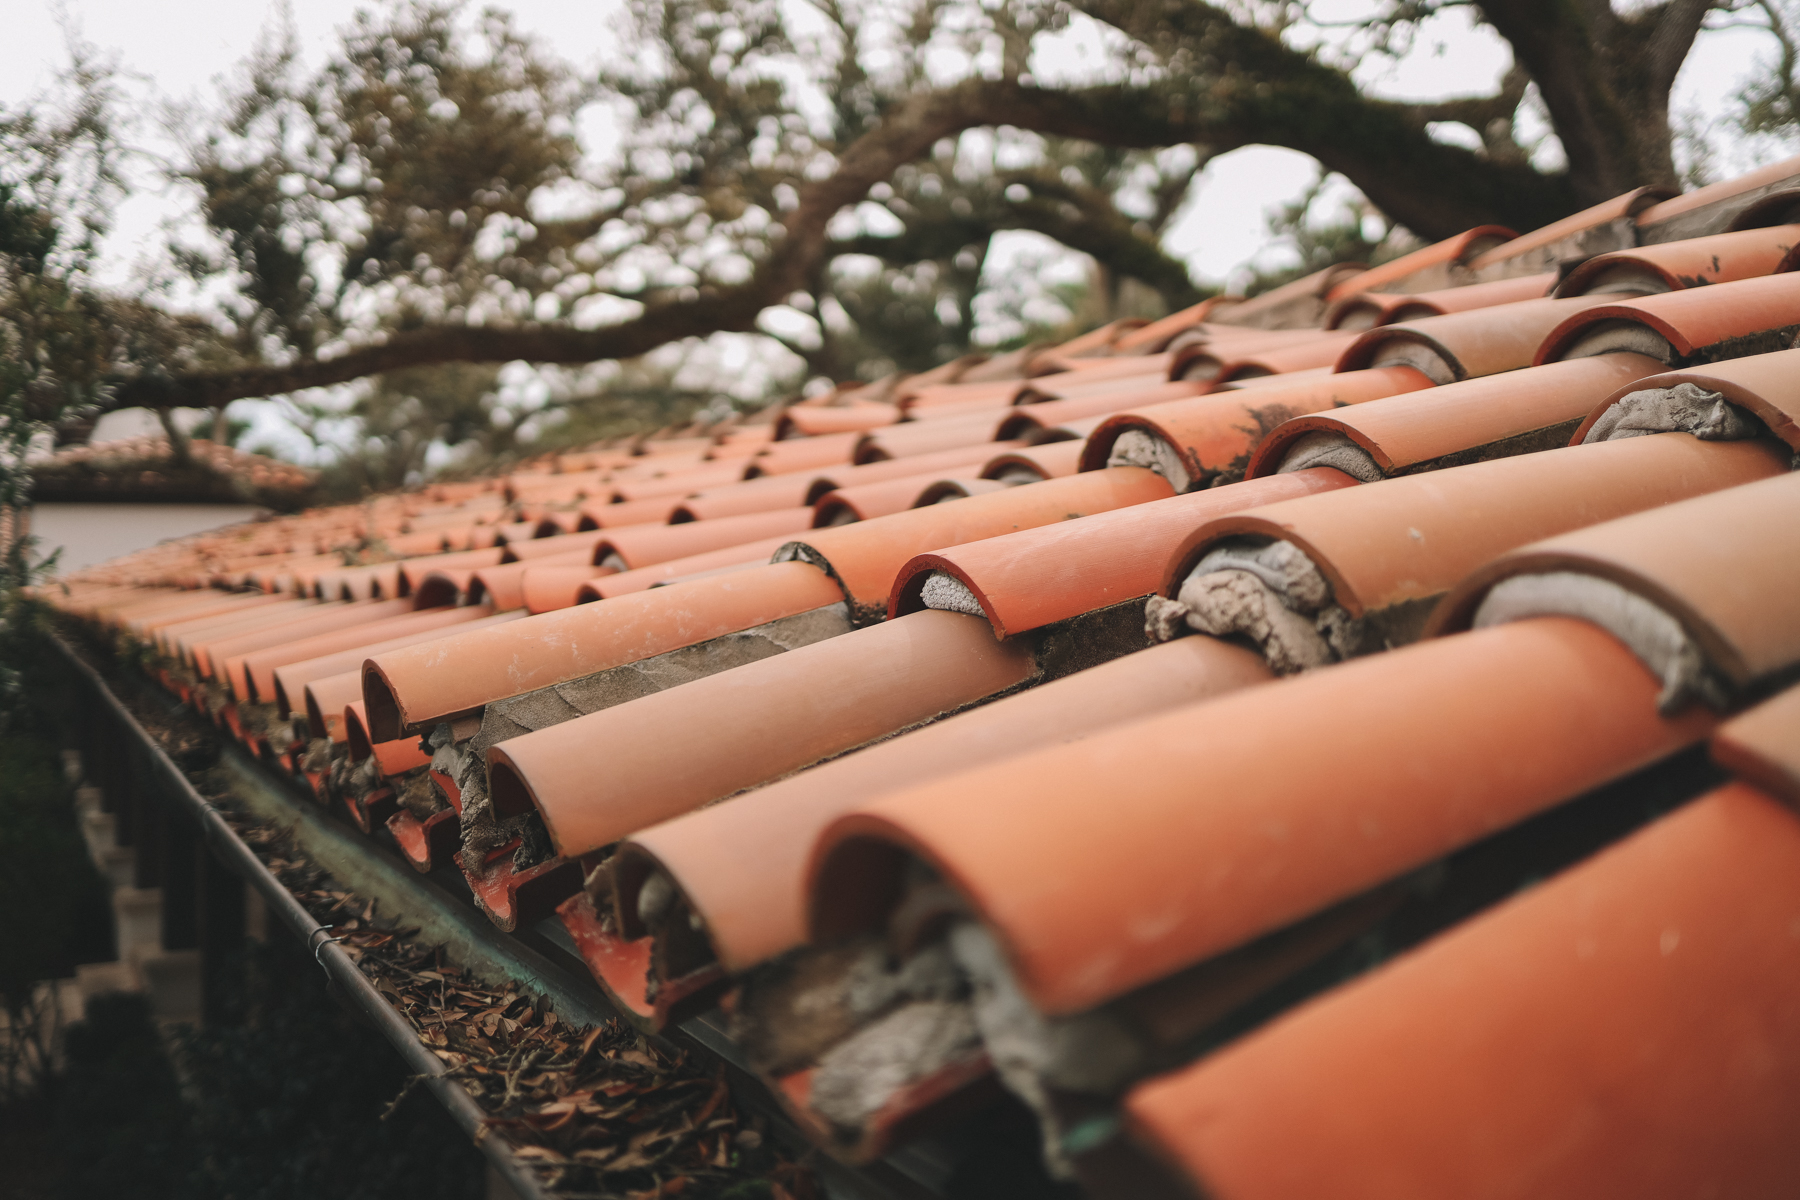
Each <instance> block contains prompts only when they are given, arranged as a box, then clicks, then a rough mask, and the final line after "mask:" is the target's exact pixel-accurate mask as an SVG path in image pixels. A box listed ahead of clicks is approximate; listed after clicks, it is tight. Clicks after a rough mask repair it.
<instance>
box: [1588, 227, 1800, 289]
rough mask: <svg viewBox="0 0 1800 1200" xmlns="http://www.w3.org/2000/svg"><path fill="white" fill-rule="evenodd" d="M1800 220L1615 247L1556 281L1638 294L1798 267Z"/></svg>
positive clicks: (1772, 273)
mask: <svg viewBox="0 0 1800 1200" xmlns="http://www.w3.org/2000/svg"><path fill="white" fill-rule="evenodd" d="M1797 244H1800V226H1794V225H1775V226H1772V227H1770V228H1767V229H1750V230H1744V231H1742V232H1739V233H1720V234H1715V235H1713V236H1712V237H1703V238H1693V239H1690V240H1688V241H1683V242H1665V243H1663V244H1662V245H1660V246H1642V247H1639V248H1638V249H1635V250H1616V251H1614V252H1613V253H1611V254H1602V255H1599V256H1597V257H1595V258H1590V259H1588V260H1587V261H1586V262H1584V263H1582V264H1581V265H1580V266H1579V267H1576V268H1575V269H1574V270H1573V271H1571V272H1569V274H1568V276H1567V277H1566V278H1564V279H1563V281H1562V282H1561V283H1559V284H1557V286H1556V294H1557V295H1558V296H1585V295H1593V294H1597V293H1601V292H1626V293H1635V294H1639V295H1643V294H1648V293H1658V292H1672V291H1677V290H1679V289H1681V288H1690V287H1701V286H1704V285H1705V284H1709V283H1728V282H1730V281H1731V280H1734V279H1751V278H1755V277H1756V276H1759V275H1774V274H1778V273H1780V272H1782V271H1789V270H1792V269H1793V265H1794V259H1795V247H1796V245H1797Z"/></svg>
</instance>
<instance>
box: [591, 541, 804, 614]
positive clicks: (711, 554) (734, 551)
mask: <svg viewBox="0 0 1800 1200" xmlns="http://www.w3.org/2000/svg"><path fill="white" fill-rule="evenodd" d="M791 540H792V539H791V538H790V537H789V536H788V535H787V534H782V535H780V536H778V537H772V538H763V539H762V540H761V541H756V542H744V543H743V544H741V545H737V546H727V547H726V548H725V549H723V550H711V551H708V552H707V553H705V554H694V555H689V556H688V557H687V558H672V559H670V560H669V561H668V562H661V563H655V564H653V565H651V566H648V567H639V568H638V569H637V570H635V571H620V572H618V573H617V574H615V575H605V574H603V573H601V572H599V571H598V570H596V572H595V574H594V576H593V578H592V580H591V582H592V584H593V586H594V589H595V591H594V594H593V595H592V596H591V597H587V599H580V598H578V599H577V600H576V603H578V604H585V603H587V600H588V599H592V600H611V599H612V598H613V597H615V596H627V595H630V594H631V593H632V592H641V591H643V590H645V589H646V588H653V587H658V586H660V585H663V584H667V583H672V582H674V581H676V580H679V579H684V578H686V577H687V576H689V575H697V574H700V573H702V572H705V571H713V570H717V569H718V568H720V567H739V566H746V565H751V564H755V565H762V564H764V563H767V562H768V561H769V559H770V558H771V557H772V556H773V555H774V554H775V552H776V551H777V550H780V549H781V548H782V547H783V546H785V545H787V544H788V542H789V541H791Z"/></svg>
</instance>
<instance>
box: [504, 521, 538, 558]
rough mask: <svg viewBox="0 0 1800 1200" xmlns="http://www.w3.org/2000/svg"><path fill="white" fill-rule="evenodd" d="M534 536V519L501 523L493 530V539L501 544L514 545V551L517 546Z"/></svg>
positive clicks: (535, 534)
mask: <svg viewBox="0 0 1800 1200" xmlns="http://www.w3.org/2000/svg"><path fill="white" fill-rule="evenodd" d="M536 537H537V522H536V521H514V522H513V523H511V524H509V525H502V526H500V527H499V528H498V529H496V530H494V540H495V541H496V542H498V543H499V544H500V545H502V546H510V547H514V548H515V551H514V552H515V553H516V548H517V547H518V546H522V545H524V544H526V543H528V542H530V541H532V540H533V539H535V538H536Z"/></svg>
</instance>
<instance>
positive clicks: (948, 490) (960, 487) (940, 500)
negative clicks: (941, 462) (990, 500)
mask: <svg viewBox="0 0 1800 1200" xmlns="http://www.w3.org/2000/svg"><path fill="white" fill-rule="evenodd" d="M1031 482H1033V483H1038V482H1042V481H1041V480H1035V479H1034V480H1032V481H1031ZM1019 486H1021V485H1020V484H1016V483H1001V482H1000V481H999V480H998V479H940V480H938V481H937V482H936V483H933V484H930V485H929V486H927V487H926V488H925V490H924V491H922V492H920V493H919V495H918V498H917V499H916V500H914V501H913V502H912V507H914V508H924V507H925V506H926V505H928V504H947V503H949V502H950V501H952V500H967V499H968V498H969V497H970V496H985V495H988V494H989V493H991V492H1003V491H1005V490H1006V489H1007V488H1009V487H1019Z"/></svg>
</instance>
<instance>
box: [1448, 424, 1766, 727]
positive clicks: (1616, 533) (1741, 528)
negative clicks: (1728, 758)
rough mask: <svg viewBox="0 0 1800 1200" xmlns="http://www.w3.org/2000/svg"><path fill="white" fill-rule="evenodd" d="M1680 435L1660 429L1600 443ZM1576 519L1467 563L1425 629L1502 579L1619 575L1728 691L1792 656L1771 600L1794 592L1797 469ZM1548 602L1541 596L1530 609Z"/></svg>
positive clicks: (1453, 624) (1468, 610) (1464, 617)
mask: <svg viewBox="0 0 1800 1200" xmlns="http://www.w3.org/2000/svg"><path fill="white" fill-rule="evenodd" d="M1685 437H1686V435H1684V434H1661V435H1658V436H1656V437H1649V438H1634V439H1632V440H1630V441H1626V442H1608V443H1602V445H1609V446H1611V445H1618V446H1634V445H1646V444H1653V443H1663V442H1674V441H1675V440H1676V439H1683V438H1685ZM1735 444H1736V445H1741V446H1756V447H1759V448H1761V447H1764V446H1766V445H1767V443H1766V442H1743V443H1735ZM1598 448H1599V446H1582V447H1578V449H1580V450H1593V449H1598ZM1720 448H1723V447H1720ZM1784 451H1785V448H1784ZM1557 453H1559V454H1560V453H1568V451H1558V452H1557ZM1781 457H1782V458H1785V457H1786V455H1785V452H1784V453H1783V454H1782V456H1781ZM1778 461H1779V460H1778ZM1780 465H1782V466H1785V463H1781V464H1780ZM1583 524H1584V525H1586V526H1587V527H1586V528H1577V529H1575V530H1574V531H1573V532H1569V533H1565V534H1562V535H1561V536H1559V537H1555V538H1551V539H1549V540H1547V541H1543V542H1538V543H1536V544H1534V545H1529V546H1523V547H1521V548H1520V549H1518V550H1516V551H1514V552H1513V553H1511V554H1507V555H1505V556H1503V557H1500V558H1497V559H1495V560H1494V561H1492V562H1490V563H1488V564H1486V565H1485V566H1483V567H1482V568H1481V569H1480V570H1478V571H1474V572H1472V573H1471V574H1470V575H1469V576H1468V577H1467V578H1466V579H1464V580H1463V581H1462V582H1461V583H1460V584H1458V586H1457V587H1456V589H1455V592H1454V593H1453V594H1452V595H1451V596H1450V597H1448V598H1447V599H1446V600H1445V602H1444V606H1443V610H1442V611H1441V612H1440V613H1438V614H1434V616H1433V618H1432V629H1433V631H1434V632H1438V631H1448V630H1453V629H1461V628H1467V627H1468V626H1469V625H1470V624H1471V623H1473V622H1475V621H1476V620H1477V614H1478V612H1479V611H1480V610H1481V606H1482V604H1483V603H1484V602H1485V601H1486V600H1487V599H1488V598H1489V597H1490V596H1491V595H1492V594H1493V592H1494V589H1495V588H1496V586H1498V585H1499V584H1500V583H1501V582H1502V581H1506V580H1511V579H1515V578H1519V577H1523V576H1545V575H1552V574H1556V575H1568V574H1575V575H1580V576H1584V577H1591V578H1593V579H1596V580H1601V581H1605V582H1607V583H1611V584H1616V585H1618V587H1620V588H1622V589H1624V590H1625V591H1627V592H1630V593H1632V594H1634V595H1636V596H1639V597H1641V598H1643V599H1644V600H1645V601H1648V602H1649V604H1650V605H1652V606H1654V607H1655V608H1657V609H1658V610H1660V611H1662V612H1665V613H1667V614H1668V615H1669V616H1670V617H1673V618H1674V619H1675V620H1676V621H1677V622H1679V624H1680V626H1681V629H1682V630H1683V631H1684V632H1685V633H1686V635H1687V637H1689V638H1691V639H1692V641H1693V642H1694V644H1695V646H1696V648H1697V649H1698V651H1699V653H1700V654H1701V655H1702V656H1703V657H1704V660H1705V664H1706V667H1707V668H1708V669H1709V670H1710V671H1712V672H1716V673H1717V674H1718V675H1719V676H1720V677H1722V685H1723V686H1724V687H1726V688H1728V689H1729V690H1730V691H1731V692H1733V693H1740V692H1742V691H1744V690H1745V689H1748V688H1750V687H1752V686H1753V685H1755V684H1756V683H1757V682H1758V681H1760V680H1765V679H1768V678H1770V677H1773V676H1775V675H1777V674H1778V673H1780V672H1783V671H1785V670H1787V669H1789V668H1791V667H1793V666H1795V665H1800V621H1796V620H1795V619H1794V612H1793V609H1792V608H1791V607H1790V606H1788V605H1786V604H1783V603H1779V602H1776V601H1775V599H1774V598H1775V597H1777V596H1794V595H1800V475H1796V474H1793V473H1791V472H1790V473H1783V474H1776V475H1774V476H1773V477H1772V478H1766V479H1763V480H1762V481H1761V482H1749V481H1746V482H1744V483H1743V484H1742V485H1741V486H1735V487H1729V488H1726V489H1725V490H1723V491H1716V492H1714V493H1713V494H1711V495H1703V496H1699V497H1696V498H1694V499H1690V500H1687V501H1685V502H1684V503H1680V504H1671V505H1669V506H1668V507H1667V508H1656V509H1651V510H1649V511H1645V512H1640V513H1637V514H1636V515H1634V516H1626V517H1622V518H1621V519H1618V520H1613V521H1608V522H1606V523H1604V524H1593V523H1591V522H1585V523H1583ZM1527 603H1531V602H1529V601H1527ZM1554 603H1555V602H1553V601H1544V600H1539V601H1537V602H1536V603H1535V604H1533V607H1539V608H1542V607H1544V606H1545V605H1547V604H1554ZM1568 603H1573V602H1572V601H1571V602H1568Z"/></svg>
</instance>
